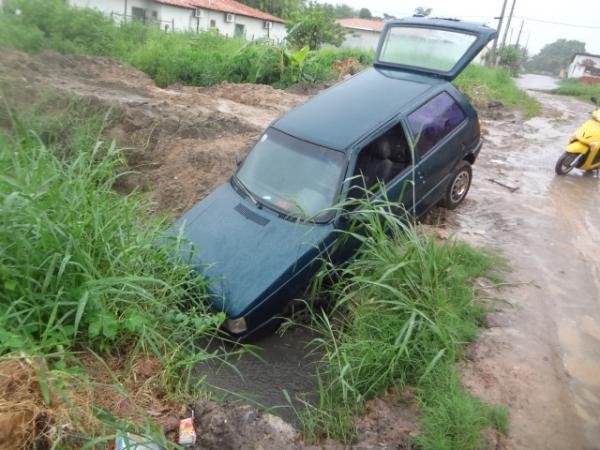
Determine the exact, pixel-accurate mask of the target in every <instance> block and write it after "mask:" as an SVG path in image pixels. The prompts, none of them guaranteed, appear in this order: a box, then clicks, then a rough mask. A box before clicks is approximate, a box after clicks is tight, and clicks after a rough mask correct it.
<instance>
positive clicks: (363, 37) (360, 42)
mask: <svg viewBox="0 0 600 450" xmlns="http://www.w3.org/2000/svg"><path fill="white" fill-rule="evenodd" d="M346 30H347V31H348V34H347V35H346V39H345V40H344V43H343V44H342V47H345V48H356V49H360V50H377V44H379V36H380V35H381V33H380V32H379V31H369V30H356V29H346Z"/></svg>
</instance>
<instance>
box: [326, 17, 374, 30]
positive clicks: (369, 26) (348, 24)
mask: <svg viewBox="0 0 600 450" xmlns="http://www.w3.org/2000/svg"><path fill="white" fill-rule="evenodd" d="M338 23H339V24H340V25H341V26H343V27H344V28H352V29H353V30H367V31H378V32H381V31H383V27H384V25H385V22H384V21H383V20H371V19H357V18H353V19H340V20H338Z"/></svg>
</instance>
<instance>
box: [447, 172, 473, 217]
mask: <svg viewBox="0 0 600 450" xmlns="http://www.w3.org/2000/svg"><path fill="white" fill-rule="evenodd" d="M472 178H473V171H472V170H471V164H469V163H468V162H467V161H462V162H461V163H460V164H459V165H458V167H457V168H456V170H455V171H454V176H453V177H452V180H451V181H450V183H448V188H447V189H446V194H445V196H444V200H443V202H442V205H443V206H444V208H446V209H456V208H457V207H458V205H460V204H461V203H462V202H463V200H464V199H465V197H466V196H467V193H468V192H469V188H470V187H471V179H472Z"/></svg>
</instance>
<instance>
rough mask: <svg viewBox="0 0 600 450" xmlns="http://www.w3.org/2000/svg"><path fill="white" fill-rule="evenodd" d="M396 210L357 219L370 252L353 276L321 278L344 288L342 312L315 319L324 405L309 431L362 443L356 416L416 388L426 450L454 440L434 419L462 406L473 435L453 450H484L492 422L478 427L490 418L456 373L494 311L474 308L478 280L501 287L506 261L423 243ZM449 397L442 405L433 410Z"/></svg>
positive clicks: (350, 269) (378, 204)
mask: <svg viewBox="0 0 600 450" xmlns="http://www.w3.org/2000/svg"><path fill="white" fill-rule="evenodd" d="M394 209H397V206H396V205H392V204H390V203H389V202H387V201H386V200H371V201H370V202H366V201H365V202H364V203H362V204H361V205H360V208H358V209H357V210H355V211H354V212H352V213H350V214H351V216H352V217H353V219H354V220H355V221H356V223H358V230H359V231H357V232H354V233H353V234H352V235H351V236H350V238H352V239H355V240H358V241H359V242H360V247H361V249H360V251H359V254H358V256H357V257H356V259H355V260H353V261H352V262H351V263H350V264H349V265H348V266H347V267H345V268H342V269H339V270H338V271H337V272H335V273H332V269H331V266H329V265H327V268H326V269H324V270H323V271H322V273H321V274H320V278H321V279H323V278H325V279H330V280H335V281H333V282H332V285H331V288H330V296H331V300H332V302H333V305H334V306H333V308H332V311H330V312H329V313H316V312H314V311H313V319H314V326H315V328H316V329H317V330H318V331H319V332H320V333H321V336H320V337H319V338H318V339H316V340H315V342H314V344H315V345H317V346H318V347H320V348H321V350H322V351H323V353H324V355H325V357H324V366H325V367H324V369H323V371H322V373H321V374H320V376H321V379H322V386H321V389H320V394H321V401H320V404H319V406H318V407H315V408H314V409H311V408H310V407H309V409H308V412H307V418H305V421H304V424H305V427H306V428H307V433H308V435H309V436H319V435H320V436H327V437H334V438H338V439H345V440H347V439H348V438H349V437H350V436H352V435H353V430H352V425H351V424H352V422H351V420H349V418H348V416H349V415H351V414H356V413H360V411H361V408H362V406H363V405H364V404H365V402H366V401H367V400H369V399H371V398H374V397H376V396H379V395H381V394H382V393H383V392H385V391H386V390H387V389H389V388H391V387H393V386H398V387H400V388H403V387H405V386H408V385H411V386H416V387H417V388H418V389H419V391H418V392H419V399H420V401H422V402H423V404H424V410H425V413H424V417H425V421H427V420H430V422H431V424H430V425H427V426H425V428H424V433H423V437H422V442H423V443H424V448H436V447H435V446H433V447H431V446H428V445H425V444H426V443H427V442H429V441H428V439H430V438H431V439H434V438H433V436H434V435H435V433H437V432H440V433H442V434H443V433H444V431H443V429H442V428H443V427H444V426H445V425H444V424H443V423H442V420H441V419H437V418H436V417H435V415H434V414H438V413H439V414H447V412H444V411H443V408H446V406H447V404H452V403H456V404H457V405H461V406H463V407H464V410H465V411H464V413H465V414H467V413H468V414H470V416H465V420H466V421H465V422H464V427H465V429H462V430H461V429H457V431H456V435H457V436H458V438H457V439H460V440H461V442H463V441H462V440H464V442H463V443H464V444H465V446H460V445H458V446H457V445H455V441H452V440H450V441H448V445H449V447H447V448H457V449H458V448H461V449H467V448H476V445H475V444H476V443H477V442H478V440H477V439H478V436H479V434H480V431H481V428H482V427H483V425H488V424H492V421H491V420H487V421H484V420H483V419H481V420H479V419H477V420H476V416H477V417H478V415H479V414H480V413H481V412H482V411H484V412H485V414H487V409H486V407H485V406H483V404H482V403H481V402H479V401H478V400H476V399H474V398H473V397H472V396H470V395H469V394H467V393H466V392H465V391H464V389H463V388H462V386H461V385H460V382H459V381H458V377H457V375H456V373H455V372H454V369H453V366H452V363H453V362H454V361H456V360H457V359H458V358H459V357H460V355H461V354H462V351H463V349H464V346H465V344H466V343H469V342H472V341H473V340H474V339H475V338H476V336H477V331H478V327H479V326H480V325H481V323H482V319H483V315H484V313H485V311H486V310H485V308H484V307H483V306H481V305H479V304H478V303H476V302H474V289H473V287H472V286H471V283H470V280H472V279H473V278H475V277H479V276H488V277H494V278H496V277H498V275H496V274H494V273H493V271H494V268H495V267H496V266H498V259H497V258H496V257H494V256H492V255H490V254H487V253H484V252H481V251H478V250H475V249H473V248H471V247H470V246H468V245H466V244H463V243H458V242H454V241H446V242H443V243H439V242H437V241H436V240H435V239H434V238H433V237H431V236H427V235H421V234H420V233H419V232H418V229H417V228H416V227H415V226H413V225H411V224H410V223H408V222H406V221H404V220H405V219H403V218H401V217H399V216H397V215H395V214H394V213H393V212H392V211H393V210H394ZM438 378H443V379H444V383H441V382H439V381H436V380H438ZM450 388H453V389H450ZM443 395H444V396H446V397H445V399H444V400H443V402H442V403H439V404H438V403H435V402H433V399H436V398H439V399H440V401H441V400H442V399H443V397H442V396H443ZM429 408H431V411H430V410H429ZM469 408H471V409H472V410H473V411H470V409H469ZM461 414H462V412H457V413H456V414H455V415H454V416H453V417H452V418H450V419H451V420H454V419H456V420H458V417H461V418H462V415H461ZM471 416H472V417H473V419H472V420H471V419H470V417H471ZM429 417H431V419H428V418H429ZM434 419H435V420H434ZM450 419H449V420H450ZM496 419H497V417H496ZM493 424H494V425H498V426H501V425H502V424H501V423H499V421H498V420H494V421H493ZM471 434H472V435H473V436H477V439H475V438H474V437H471ZM435 439H437V438H435ZM456 442H458V441H456ZM471 444H473V445H475V446H471Z"/></svg>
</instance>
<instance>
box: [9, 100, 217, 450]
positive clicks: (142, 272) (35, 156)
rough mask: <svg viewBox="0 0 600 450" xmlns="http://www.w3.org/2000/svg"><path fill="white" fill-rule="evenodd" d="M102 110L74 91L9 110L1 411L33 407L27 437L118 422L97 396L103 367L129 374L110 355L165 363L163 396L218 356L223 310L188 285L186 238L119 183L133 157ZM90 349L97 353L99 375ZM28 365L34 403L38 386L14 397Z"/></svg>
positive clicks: (160, 370) (107, 373) (160, 375)
mask: <svg viewBox="0 0 600 450" xmlns="http://www.w3.org/2000/svg"><path fill="white" fill-rule="evenodd" d="M48 108H49V109H51V110H52V112H50V111H48ZM44 110H45V111H46V112H44ZM106 120H108V116H107V115H106V114H105V113H104V112H102V111H98V110H97V109H95V108H93V107H92V106H90V105H89V104H86V103H81V102H76V101H73V102H69V103H67V104H63V105H59V104H57V103H56V102H54V103H52V106H51V107H50V104H48V105H46V108H45V109H42V110H41V111H40V110H37V109H34V110H32V111H30V112H29V113H24V114H23V115H21V116H17V115H16V114H14V113H13V112H12V111H10V110H7V109H4V110H3V111H2V113H1V114H0V123H2V128H0V173H1V174H2V175H0V209H1V214H0V373H4V374H5V376H4V377H0V378H3V381H2V385H1V386H0V395H1V396H2V402H0V403H1V404H0V413H2V414H3V419H6V418H7V417H8V418H9V419H10V418H11V417H12V416H11V414H15V413H21V412H22V411H25V414H29V415H30V417H28V418H29V419H30V421H31V423H29V422H24V423H22V424H21V425H22V426H23V427H24V428H25V432H26V433H25V436H28V438H30V437H33V436H36V435H37V437H38V438H40V439H42V441H40V442H43V438H44V436H45V434H46V433H48V432H49V431H50V430H51V429H52V427H59V430H61V429H60V427H61V426H62V425H64V424H65V423H71V424H72V425H73V426H74V427H76V435H77V436H78V437H79V439H83V440H84V441H86V440H87V438H89V437H93V436H94V434H96V433H98V432H102V431H103V430H104V427H102V426H100V425H99V422H100V423H106V422H111V424H112V426H113V428H112V430H113V431H114V429H115V428H114V427H116V426H119V425H118V424H119V422H118V419H117V418H115V417H112V415H111V414H110V411H108V412H107V411H104V412H103V413H102V414H100V415H98V414H97V413H98V410H97V409H96V408H97V406H98V405H94V404H88V401H89V397H90V396H92V394H91V392H92V391H93V384H94V381H93V377H94V376H96V377H97V376H101V379H102V380H104V381H103V383H107V382H108V383H109V384H112V382H113V381H114V382H115V383H117V384H118V382H119V377H120V376H121V375H124V374H111V367H109V365H107V364H105V363H103V362H102V361H103V360H104V359H110V358H111V356H117V355H118V357H119V358H118V359H119V360H120V361H121V362H122V363H123V364H122V366H121V367H122V368H124V372H127V371H128V370H130V369H131V367H132V366H133V365H135V363H136V361H138V360H139V358H142V359H152V360H153V361H157V364H156V365H155V366H154V369H155V372H154V373H153V374H152V376H153V377H154V380H155V381H156V385H155V387H156V388H157V389H160V390H162V392H163V394H161V395H162V396H164V397H165V398H176V397H179V398H184V397H185V395H186V394H188V393H191V392H193V390H194V387H195V386H194V384H193V383H192V378H191V376H190V375H191V370H193V367H194V365H195V362H197V361H200V360H206V359H207V358H209V355H208V354H207V352H205V351H204V348H203V347H202V342H203V341H202V339H201V338H203V337H206V336H207V335H209V334H212V333H215V332H216V329H217V327H218V325H219V324H220V323H221V321H222V319H223V317H222V316H221V315H213V314H208V313H207V312H206V310H205V306H204V304H203V302H202V296H203V286H202V285H201V284H200V283H198V282H196V283H194V289H193V290H192V289H191V288H190V283H188V281H189V273H190V265H189V264H188V263H187V261H183V260H175V259H174V258H175V257H174V256H173V255H175V254H176V251H175V250H176V248H177V247H178V246H179V245H180V242H179V241H178V239H176V238H173V239H172V240H170V241H168V240H166V238H165V237H164V232H165V229H166V222H165V221H163V220H160V219H155V218H151V217H149V216H148V215H146V214H145V211H146V208H147V207H148V204H147V203H146V201H145V200H144V199H143V198H142V197H141V196H140V195H139V194H137V193H133V194H131V195H121V194H119V193H117V192H116V191H115V190H114V189H113V186H114V184H115V182H116V180H117V178H118V176H119V173H121V172H122V171H123V170H125V160H124V156H123V153H122V152H121V151H120V150H119V149H118V148H117V147H116V146H115V144H114V143H112V144H111V143H103V142H102V141H101V139H100V134H101V131H102V129H103V126H104V124H105V121H106ZM157 317H160V320H159V321H157V320H156V318H157ZM213 356H214V355H213ZM81 358H84V359H85V360H87V361H88V363H89V362H90V361H91V362H95V363H97V362H101V364H100V365H99V369H100V370H99V371H98V373H89V374H88V373H87V372H86V364H84V363H82V359H81ZM7 364H8V365H9V366H8V367H10V368H11V369H10V370H9V371H8V373H5V370H4V369H5V368H6V367H7V366H6V365H7ZM15 365H16V366H15ZM87 366H89V364H88V365H87ZM15 367H17V368H19V369H18V370H17V369H15ZM127 367H129V369H127ZM19 371H22V372H23V373H25V374H27V373H29V376H25V378H27V379H33V380H34V382H33V384H35V385H36V386H38V387H39V392H40V393H41V394H40V396H39V399H38V400H39V402H38V403H36V400H35V395H33V394H32V392H33V391H29V390H26V391H25V392H24V393H23V392H20V394H27V395H25V396H24V397H18V395H19V392H18V390H17V391H16V392H15V391H13V390H12V389H11V388H10V382H9V383H8V385H6V386H4V383H5V381H6V380H10V379H11V378H13V377H19V376H20V375H19V373H20V372H19ZM125 376H126V375H125ZM6 377H8V378H6ZM89 377H91V379H90V378H89ZM96 380H98V378H96ZM4 387H6V391H5V390H4V389H3V388H4ZM103 389H105V390H106V389H108V386H107V385H104V386H103ZM114 389H115V391H116V392H121V391H122V388H119V387H117V386H115V388H114ZM84 391H85V392H86V393H87V394H84V393H83V392H84ZM71 394H74V396H72V395H71ZM123 395H125V394H123ZM153 395H159V394H156V392H155V393H154V394H153ZM104 396H106V391H105V393H104ZM82 398H85V399H88V400H83V401H82ZM57 415H58V416H61V417H62V419H61V418H59V417H57ZM142 417H143V414H142ZM9 419H7V420H9ZM55 419H56V421H57V422H58V423H57V422H54V420H55ZM15 420H16V421H17V423H19V422H18V416H17V418H16V419H15ZM61 420H62V422H61ZM34 422H35V423H37V424H38V428H39V429H33V428H35V426H34V425H32V423H34ZM3 423H5V422H3ZM9 423H10V422H9ZM139 426H140V424H138V425H137V427H139ZM32 427H33V428H32ZM90 427H91V428H90ZM17 428H18V427H17ZM30 428H31V429H30ZM21 431H23V430H21ZM63 431H64V430H63ZM74 431H75V430H67V433H66V434H67V435H69V434H70V433H69V432H71V434H72V433H73V432H74ZM152 432H153V434H156V433H158V435H159V436H160V435H161V433H160V430H156V429H154V430H152ZM86 433H90V434H86ZM15 436H18V433H17V434H15ZM85 436H87V437H85ZM63 437H65V436H61V433H60V432H59V433H58V434H57V435H54V437H53V438H52V439H51V440H52V441H54V443H55V444H56V443H57V441H58V442H60V441H61V439H63ZM48 438H49V437H48ZM65 438H66V437H65ZM69 438H73V436H72V435H71V436H70V437H69ZM24 439H26V438H24ZM49 439H50V438H49ZM24 443H26V441H25V442H24ZM38 444H39V442H38ZM63 444H64V443H63ZM71 444H72V445H73V447H76V448H79V447H80V445H81V441H76V442H75V443H73V442H71Z"/></svg>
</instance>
